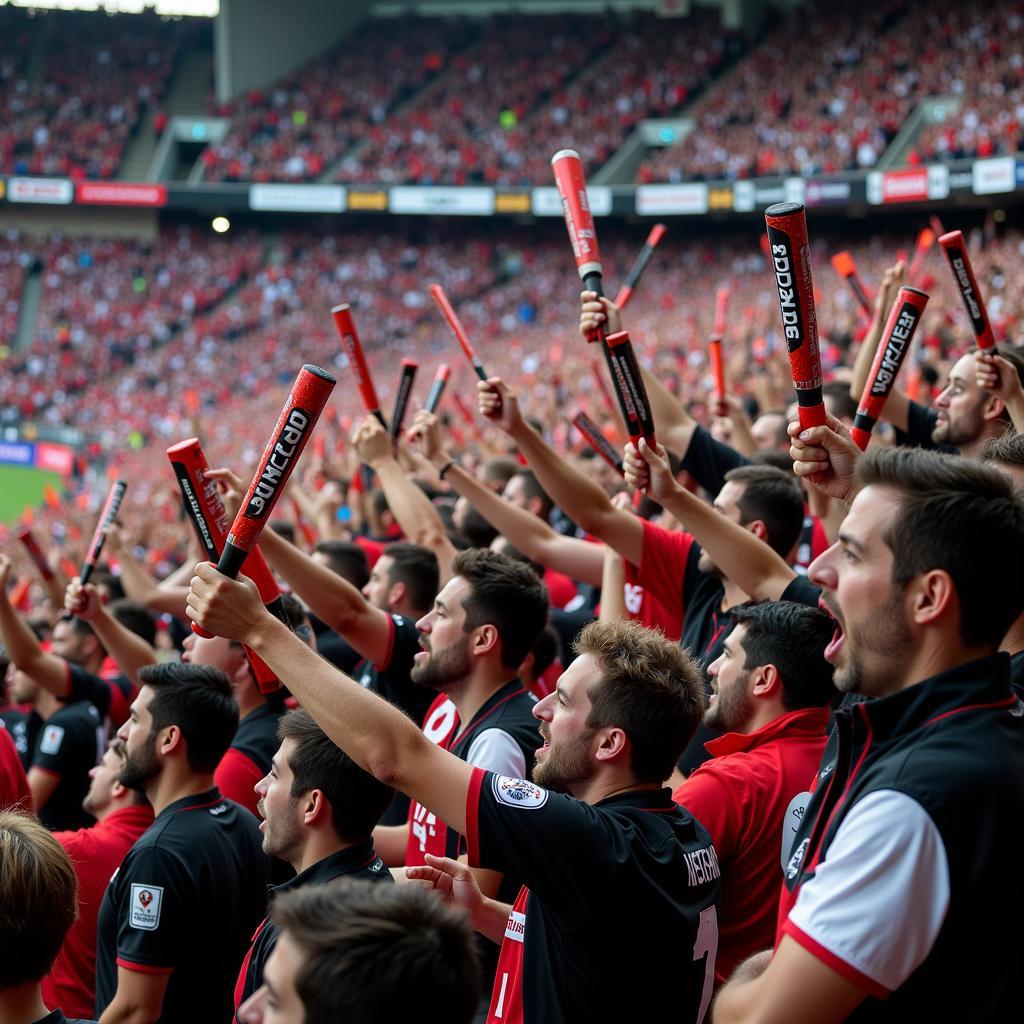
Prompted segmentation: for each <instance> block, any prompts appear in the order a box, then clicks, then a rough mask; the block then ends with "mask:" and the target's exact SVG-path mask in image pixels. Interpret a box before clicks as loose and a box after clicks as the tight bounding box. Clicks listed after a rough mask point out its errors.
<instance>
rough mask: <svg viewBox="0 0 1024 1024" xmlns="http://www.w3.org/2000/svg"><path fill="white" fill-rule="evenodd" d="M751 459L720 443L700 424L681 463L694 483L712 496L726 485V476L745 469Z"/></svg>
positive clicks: (694, 429)
mask: <svg viewBox="0 0 1024 1024" xmlns="http://www.w3.org/2000/svg"><path fill="white" fill-rule="evenodd" d="M749 462H750V460H749V459H748V458H747V457H746V456H745V455H741V454H740V453H739V452H738V451H736V449H735V448H731V447H730V446H729V445H727V444H723V443H722V442H721V441H716V440H715V438H713V437H712V436H711V434H710V433H709V432H708V431H707V430H705V429H704V428H703V427H702V426H701V425H700V424H699V423H698V424H697V425H696V426H695V427H694V428H693V433H692V435H691V436H690V447H689V448H687V449H686V451H685V452H684V453H683V456H682V458H681V459H680V461H679V467H680V469H685V470H686V472H687V473H689V474H690V476H692V477H693V479H694V480H696V481H697V483H698V484H700V486H701V487H703V488H704V490H705V491H707V492H708V494H710V495H711V496H712V497H714V496H715V495H716V494H718V492H719V491H720V490H721V489H722V488H723V487H724V486H725V474H726V473H728V472H729V470H730V469H736V468H737V467H739V466H746V465H747V464H748V463H749Z"/></svg>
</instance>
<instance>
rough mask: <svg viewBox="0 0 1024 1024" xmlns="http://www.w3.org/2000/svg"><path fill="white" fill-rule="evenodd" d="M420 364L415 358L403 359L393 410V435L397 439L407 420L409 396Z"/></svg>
mask: <svg viewBox="0 0 1024 1024" xmlns="http://www.w3.org/2000/svg"><path fill="white" fill-rule="evenodd" d="M419 368H420V364H419V363H417V362H416V360H415V359H403V360H402V375H401V377H399V379H398V390H397V391H396V392H395V407H394V409H393V410H392V412H391V437H392V438H394V439H397V438H398V437H400V436H401V434H402V424H403V423H404V422H405V410H406V409H407V408H408V407H409V396H410V395H411V394H412V385H413V382H414V381H415V380H416V371H417V370H418V369H419Z"/></svg>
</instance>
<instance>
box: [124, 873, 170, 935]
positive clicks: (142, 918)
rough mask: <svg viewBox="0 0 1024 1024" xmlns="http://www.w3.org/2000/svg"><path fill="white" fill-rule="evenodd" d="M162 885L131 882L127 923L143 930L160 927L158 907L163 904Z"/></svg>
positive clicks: (147, 930)
mask: <svg viewBox="0 0 1024 1024" xmlns="http://www.w3.org/2000/svg"><path fill="white" fill-rule="evenodd" d="M163 899H164V889H163V886H162V885H147V884H145V883H144V882H143V883H137V882H132V899H131V907H130V909H129V912H128V923H129V924H130V925H131V926H132V927H133V928H137V929H139V931H143V932H155V931H156V930H157V928H159V927H160V909H161V906H162V905H163Z"/></svg>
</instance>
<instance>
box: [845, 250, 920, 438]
mask: <svg viewBox="0 0 1024 1024" xmlns="http://www.w3.org/2000/svg"><path fill="white" fill-rule="evenodd" d="M906 283H907V264H906V262H905V261H904V260H899V262H897V263H894V264H893V265H892V266H891V267H889V268H888V269H887V270H886V271H885V274H883V275H882V285H881V287H880V288H879V289H878V294H877V295H876V296H875V310H874V313H873V315H872V317H871V326H870V327H869V328H868V333H867V334H866V335H864V340H863V341H862V342H861V345H860V350H859V351H858V352H857V358H856V359H855V360H854V363H853V376H852V377H851V378H850V397H851V398H852V399H853V400H854V401H855V402H859V401H860V396H861V395H862V394H863V393H864V385H865V383H866V382H867V379H868V374H869V373H870V372H871V364H872V363H873V362H874V360H875V352H877V351H878V346H879V344H881V341H882V332H883V331H884V330H885V321H886V320H887V319H888V316H889V310H890V308H891V307H892V304H893V302H895V301H896V296H897V294H898V293H899V290H900V288H901V287H902V286H903V285H904V284H906ZM884 415H885V418H886V419H887V420H888V421H889V422H890V423H891V424H892V425H893V426H894V427H898V428H899V429H900V430H906V429H907V423H908V417H909V415H910V399H909V398H907V396H906V394H904V392H902V391H901V390H900V389H899V388H897V387H894V388H893V389H892V391H890V392H889V397H888V398H887V399H886V400H885V413H884Z"/></svg>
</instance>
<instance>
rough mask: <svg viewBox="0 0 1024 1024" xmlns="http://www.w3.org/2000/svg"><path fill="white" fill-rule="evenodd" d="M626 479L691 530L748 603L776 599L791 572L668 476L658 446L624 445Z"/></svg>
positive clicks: (758, 542) (764, 547)
mask: <svg viewBox="0 0 1024 1024" xmlns="http://www.w3.org/2000/svg"><path fill="white" fill-rule="evenodd" d="M623 465H624V467H625V470H626V480H627V481H628V482H629V483H630V484H632V485H633V486H635V487H640V488H645V489H646V490H647V493H648V494H649V495H650V496H651V497H652V498H654V500H655V501H658V502H660V503H661V504H662V505H663V506H664V507H665V508H667V509H668V510H669V512H671V513H672V514H673V515H674V516H676V518H677V519H679V521H680V522H681V523H683V524H684V525H685V527H686V529H687V530H688V531H689V532H690V533H692V534H693V536H694V537H695V538H696V539H697V541H698V543H699V544H700V546H701V547H702V548H703V549H704V550H705V551H706V552H707V553H708V556H709V557H710V558H711V560H712V561H713V562H714V563H715V565H717V566H718V568H719V569H721V571H722V572H723V573H724V574H725V575H726V576H727V577H728V578H729V579H730V580H731V581H732V582H733V583H735V584H736V585H737V586H738V587H739V588H740V589H741V590H742V591H743V592H744V593H745V594H747V596H748V597H750V598H751V599H752V600H754V601H777V600H778V599H779V598H780V597H781V596H782V592H783V591H784V590H785V589H786V587H788V586H789V584H790V583H791V582H792V581H793V579H794V578H795V576H796V573H795V572H794V571H793V570H792V569H791V568H790V567H789V566H788V565H787V564H786V562H785V560H784V559H783V558H781V557H780V556H779V555H778V554H776V552H775V551H773V550H772V549H771V548H770V547H769V546H768V545H767V544H765V542H764V541H762V540H760V539H759V538H758V537H755V536H754V534H752V533H751V532H750V531H749V530H747V529H745V528H744V527H742V526H740V525H739V523H734V522H733V521H732V520H731V519H727V518H726V517H725V516H723V515H722V513H721V512H719V511H718V510H717V509H716V508H715V507H714V506H712V505H708V504H707V503H706V502H703V501H701V500H700V498H698V497H696V496H695V495H693V494H691V493H690V492H689V491H688V490H686V488H684V487H681V486H680V485H679V484H678V483H677V482H676V480H675V478H674V477H673V476H672V470H671V469H670V467H669V464H668V456H667V455H666V454H665V449H664V448H662V447H661V446H660V445H659V446H658V450H657V451H653V450H652V449H651V448H650V447H649V446H648V444H647V442H646V441H645V440H643V438H641V439H640V447H639V450H638V449H637V448H635V447H634V446H633V445H632V444H628V445H627V446H626V452H625V456H624V457H623Z"/></svg>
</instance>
